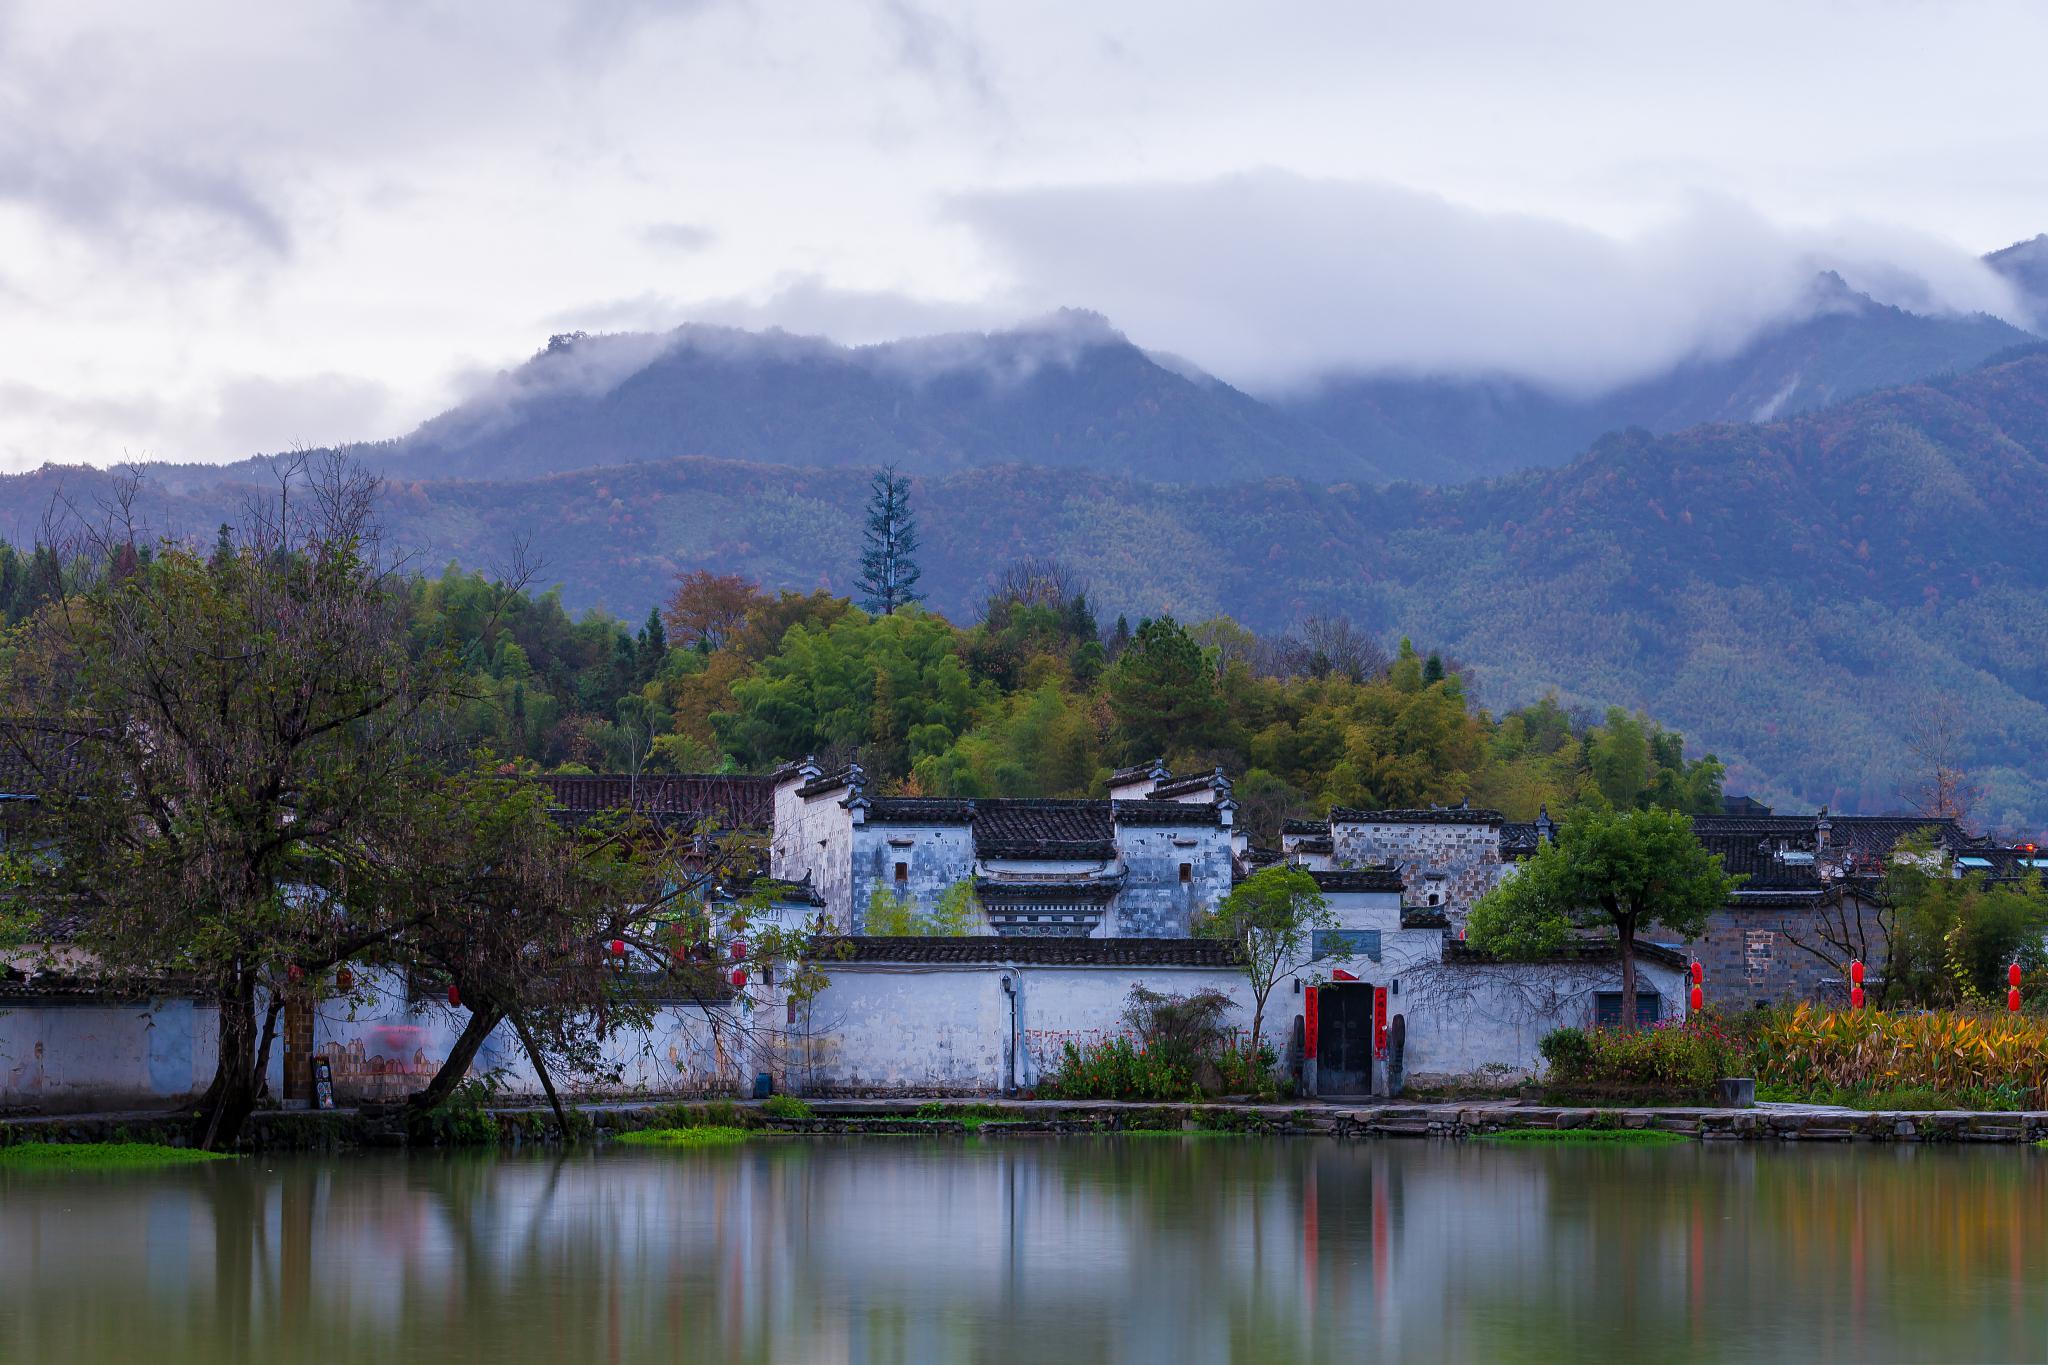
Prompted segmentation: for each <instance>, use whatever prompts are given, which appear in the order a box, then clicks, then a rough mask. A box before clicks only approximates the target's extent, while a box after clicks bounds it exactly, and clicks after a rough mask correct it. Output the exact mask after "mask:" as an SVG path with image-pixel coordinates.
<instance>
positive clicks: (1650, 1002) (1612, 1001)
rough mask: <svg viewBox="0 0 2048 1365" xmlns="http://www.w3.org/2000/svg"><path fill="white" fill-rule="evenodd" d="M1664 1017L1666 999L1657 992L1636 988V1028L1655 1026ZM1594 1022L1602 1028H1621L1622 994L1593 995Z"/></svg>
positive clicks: (1597, 993)
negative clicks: (1646, 1025) (1647, 1025)
mask: <svg viewBox="0 0 2048 1365" xmlns="http://www.w3.org/2000/svg"><path fill="white" fill-rule="evenodd" d="M1663 1017H1664V998H1663V997H1662V996H1660V995H1658V994H1657V992H1655V991H1651V990H1644V989H1643V988H1642V987H1640V986H1638V987H1637V988H1636V1027H1638V1028H1641V1027H1642V1026H1643V1025H1645V1024H1654V1023H1656V1022H1657V1021H1658V1020H1659V1019H1662V1018H1663ZM1593 1022H1594V1023H1595V1024H1597V1025H1598V1026H1599V1027H1601V1028H1619V1027H1621V992H1620V991H1595V992H1594V993H1593Z"/></svg>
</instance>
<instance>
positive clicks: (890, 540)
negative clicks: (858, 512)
mask: <svg viewBox="0 0 2048 1365" xmlns="http://www.w3.org/2000/svg"><path fill="white" fill-rule="evenodd" d="M869 488H870V492H869V494H868V529H867V533H866V536H865V537H864V540H865V544H866V548H865V549H863V550H862V551H861V556H860V581H859V583H858V584H857V585H856V586H858V588H859V589H860V593H861V599H862V600H861V605H863V606H865V607H866V608H867V609H868V610H869V611H870V612H873V613H874V614H875V615H877V616H889V615H892V614H893V613H894V612H895V611H896V609H897V608H898V607H907V606H909V605H910V604H911V603H912V602H921V601H923V600H924V594H923V593H921V592H919V591H918V590H917V577H918V573H919V570H918V567H917V560H916V558H915V556H916V554H917V518H916V517H915V516H913V515H911V511H910V479H909V477H908V476H907V475H902V474H898V473H897V472H896V466H895V465H889V466H886V467H885V468H882V469H878V470H876V471H875V477H874V479H873V481H872V482H871V483H870V484H869Z"/></svg>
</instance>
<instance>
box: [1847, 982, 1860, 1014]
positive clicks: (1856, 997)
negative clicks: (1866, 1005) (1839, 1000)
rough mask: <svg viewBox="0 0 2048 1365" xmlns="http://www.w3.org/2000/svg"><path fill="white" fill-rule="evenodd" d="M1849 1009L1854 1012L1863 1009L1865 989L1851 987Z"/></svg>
mask: <svg viewBox="0 0 2048 1365" xmlns="http://www.w3.org/2000/svg"><path fill="white" fill-rule="evenodd" d="M1849 1008H1850V1009H1852V1010H1860V1009H1862V1008H1863V988H1862V987H1861V986H1851V987H1850V988H1849Z"/></svg>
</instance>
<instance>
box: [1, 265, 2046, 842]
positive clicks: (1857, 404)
mask: <svg viewBox="0 0 2048 1365" xmlns="http://www.w3.org/2000/svg"><path fill="white" fill-rule="evenodd" d="M1986 260H1987V263H1988V264H1989V265H1990V266H1991V267H1992V268H1993V269H1994V270H1997V271H1998V272H2000V273H2001V274H2002V275H2004V276H2005V278H2006V279H2007V280H2008V281H2009V282H2010V283H2011V285H2012V286H2013V289H2014V291H2015V294H2016V296H2017V297H2018V300H2019V302H2020V304H2021V306H2022V308H2023V309H2025V310H2029V311H2028V312H2027V313H2026V314H2025V315H2024V317H2023V320H2030V321H2032V322H2033V323H2034V325H2036V326H2040V325H2042V324H2043V322H2044V321H2048V236H2042V237H2037V238H2034V239H2032V240H2031V241H2028V242H2021V243H2018V244H2016V245H2014V246H2012V247H2009V248H2007V249H2006V250H2004V251H2000V252H1996V253H1993V254H1992V255H1991V256H1989V257H1987V258H1986ZM347 449H348V450H349V452H350V453H351V454H353V455H354V456H356V457H357V458H360V459H362V460H364V461H366V462H367V463H369V464H371V465H373V466H374V467H376V468H378V469H379V470H381V471H382V472H383V473H385V475H386V476H387V485H386V493H385V512H386V517H387V522H388V530H389V536H390V541H391V543H392V544H393V545H395V546H397V547H400V548H402V549H404V550H406V551H408V552H410V553H411V554H412V555H413V557H414V558H413V562H414V563H415V564H416V565H421V566H433V565H438V564H440V563H444V562H447V561H449V560H459V561H461V562H462V563H464V564H467V565H471V566H475V567H481V568H490V567H492V566H494V565H496V564H500V563H503V562H505V561H506V560H507V559H509V558H510V557H511V555H512V553H513V551H514V549H515V547H517V546H520V545H528V546H530V549H531V551H532V553H534V554H536V555H538V556H539V557H540V558H541V559H542V560H544V561H545V562H546V564H547V565H548V571H547V576H548V577H550V578H554V579H558V580H559V581H560V583H561V584H562V591H563V595H564V599H565V601H566V602H567V603H568V604H569V605H571V606H573V607H584V606H593V605H603V606H605V607H607V608H609V609H610V610H612V611H614V612H616V613H618V614H619V615H621V616H624V617H626V618H628V619H638V618H639V617H641V616H643V615H644V614H645V613H646V612H647V611H648V609H649V608H650V607H652V606H653V605H655V604H656V603H657V602H659V601H660V600H661V599H662V598H663V597H664V596H665V595H666V592H667V589H668V586H669V584H670V583H671V582H672V580H673V578H674V576H675V575H676V574H677V573H678V572H682V571H686V570H689V569H693V568H699V567H708V568H712V569H715V570H717V571H720V572H740V573H745V574H747V575H749V576H751V577H754V578H756V579H758V580H760V581H761V582H763V583H764V584H766V585H768V586H770V587H790V588H811V587H826V588H830V589H832V590H834V591H839V592H847V591H850V590H851V587H852V581H853V574H854V568H855V565H856V563H857V559H858V545H859V535H860V532H859V525H860V522H859V511H860V507H861V504H862V501H863V499H864V497H865V493H866V481H867V478H868V475H869V473H870V472H871V471H872V469H873V468H874V466H876V465H877V464H881V463H888V462H893V463H896V464H898V465H899V466H901V467H903V468H905V469H906V470H908V471H910V472H912V473H913V475H914V476H915V491H914V502H915V505H916V507H917V509H918V512H919V515H920V517H921V519H922V525H923V529H924V536H925V551H924V569H925V574H924V580H923V581H924V583H925V585H926V586H927V588H928V589H929V590H930V591H931V592H932V594H933V605H934V606H936V607H938V608H940V609H943V610H944V611H946V612H947V613H948V614H949V615H951V616H953V617H955V618H956V619H971V617H972V616H973V614H974V612H975V609H976V607H977V605H978V601H979V598H980V596H981V595H982V593H983V592H984V591H985V590H986V587H987V585H988V583H989V581H990V579H991V578H992V577H993V575H994V574H995V573H996V572H997V571H999V570H1000V569H1001V568H1002V567H1003V566H1004V565H1005V564H1007V563H1009V562H1010V561H1012V560H1014V559H1016V558H1019V557H1023V556H1026V555H1045V554H1050V555H1055V556H1058V557H1060V558H1062V559H1064V560H1066V561H1067V562H1068V563H1070V564H1071V565H1073V566H1074V567H1075V568H1076V569H1078V570H1079V571H1080V572H1081V573H1082V574H1083V575H1085V576H1086V578H1087V579H1088V580H1090V581H1091V582H1092V584H1093V597H1094V599H1095V601H1096V604H1097V606H1098V609H1099V610H1100V611H1101V612H1103V613H1104V614H1105V616H1113V615H1114V614H1116V613H1120V612H1121V613H1127V614H1129V615H1130V616H1131V617H1132V618H1134V619H1135V618H1136V617H1138V616H1142V615H1147V614H1157V613H1160V612H1172V613H1174V614H1175V615H1177V616H1180V617H1182V618H1183V619H1199V618H1202V617H1206V616H1210V615H1214V614H1218V613H1228V614H1230V615H1233V616H1235V617H1237V618H1238V619H1239V620H1241V621H1244V622H1246V623H1247V624H1250V625H1252V626H1253V627H1254V628H1257V629H1261V630H1268V631H1272V630H1278V629H1281V628H1284V627H1285V626H1287V625H1288V624H1290V623H1292V622H1294V621H1296V620H1298V619H1300V618H1301V617H1302V616H1303V615H1305V614H1307V613H1311V612H1332V611H1334V612H1343V613H1346V614H1348V615H1349V616H1351V617H1352V618H1353V619H1354V620H1355V621H1357V622H1358V623H1359V624H1360V625H1362V626H1364V627H1365V628H1367V629H1369V630H1371V631H1373V632H1375V633H1377V634H1379V635H1381V636H1382V637H1384V638H1387V639H1392V638H1394V637H1395V636H1397V635H1403V634H1405V635H1409V636H1412V637H1414V638H1415V639H1416V640H1418V641H1421V642H1427V644H1428V645H1429V646H1431V647H1435V648H1439V649H1442V650H1444V651H1445V652H1446V653H1447V654H1449V655H1451V656H1452V657H1454V658H1456V659H1458V660H1460V661H1461V663H1462V664H1463V665H1464V666H1465V667H1466V668H1467V669H1468V670H1469V676H1470V678H1471V680H1472V682H1473V684H1474V685H1475V687H1476V688H1477V689H1478V693H1479V695H1480V696H1481V697H1483V698H1484V699H1485V700H1486V701H1487V702H1488V703H1489V704H1493V705H1504V704H1511V703H1516V702H1521V701H1525V700H1529V699H1531V698H1533V697H1536V696H1540V695H1541V694H1543V693H1544V692H1546V691H1551V690H1554V691H1556V692H1557V693H1558V694H1559V695H1560V696H1561V697H1562V698H1563V699H1565V700H1566V701H1567V702H1570V703H1572V704H1582V705H1586V706H1590V707H1596V708H1597V707H1604V706H1606V705H1609V704H1619V705H1623V706H1630V707H1635V706H1641V707H1645V708H1647V709H1648V710H1649V711H1650V712H1651V713H1652V714H1654V715H1655V716H1657V717H1658V718H1659V719H1660V720H1662V721H1664V722H1665V723H1667V724H1673V725H1676V726H1679V727H1680V728H1682V729H1684V730H1685V732H1686V733H1687V735H1688V737H1689V738H1690V739H1691V740H1692V741H1693V742H1694V744H1695V745H1696V746H1699V747H1704V748H1708V749H1712V750H1714V751H1716V752H1717V753H1718V754H1719V755H1720V756H1721V757H1722V758H1723V759H1724V760H1726V761H1727V762H1728V763H1729V765H1730V769H1731V786H1732V787H1733V788H1734V789H1738V790H1743V789H1746V790H1750V791H1753V792H1755V793H1757V794H1759V795H1762V796H1764V797H1766V798H1767V799H1777V800H1782V801H1785V802H1787V803H1790V804H1796V805H1801V806H1811V805H1815V804H1823V803H1825V804H1829V805H1831V806H1833V807H1835V808H1836V809H1838V810H1844V809H1849V810H1865V811H1877V810H1886V809H1894V808H1896V807H1897V806H1898V805H1899V801H1900V797H1899V789H1900V787H1901V786H1902V785H1903V784H1904V781H1905V775H1904V774H1903V773H1902V772H1901V771H1900V762H1901V760H1900V753H1901V746H1900V743H1899V738H1900V735H1901V733H1902V732H1903V731H1904V730H1905V729H1906V728H1908V727H1910V726H1911V725H1912V724H1914V723H1915V721H1916V720H1917V718H1918V717H1920V716H1922V715H1924V714H1925V713H1926V712H1927V711H1928V710H1929V708H1930V707H1932V706H1935V705H1937V704H1940V705H1944V706H1952V707H1954V708H1956V709H1957V710H1958V711H1959V713H1960V714H1961V715H1962V716H1963V717H1964V720H1965V731H1966V737H1967V741H1966V743H1967V747H1966V757H1967V758H1968V759H1969V761H1970V763H1971V765H1972V766H1973V768H1974V769H1975V770H1976V771H1977V772H1978V774H1979V775H1980V776H1981V777H1982V779H1983V780H1984V782H1985V784H1986V788H1987V799H1986V803H1985V806H1984V811H1983V813H1984V815H1985V816H1986V818H1987V819H1988V820H1990V821H1991V822H1992V823H1993V824H1996V825H2003V826H2010V827H2016V828H2027V829H2032V830H2039V829H2042V828H2044V827H2048V768H2044V767H2043V764H2042V762H2041V758H2040V755H2041V754H2042V753H2044V752H2048V612H2044V611H2043V610H2042V609H2041V603H2040V598H2041V595H2042V591H2043V588H2044V580H2048V555H2044V553H2043V550H2042V545H2043V537H2042V533H2043V531H2044V530H2048V526H2044V524H2043V523H2044V521H2048V497H2044V494H2043V489H2044V488H2048V343H2044V342H2042V341H2040V340H2039V339H2038V338H2037V337H2036V336H2034V335H2033V334H2031V333H2029V332H2027V331H2023V330H2021V329H2020V328H2018V327H2016V326H2014V325H2012V324H2010V323H2007V322H2002V321H1999V320H1998V319H1995V318H1991V317H1988V316H1984V315H1955V314H1943V315H1931V314H1916V313H1913V312H1909V311H1906V310H1902V309H1899V308H1896V307H1890V306H1887V305H1884V304H1880V303H1878V302H1876V301H1875V300H1873V299H1871V298H1869V297H1868V296H1865V295H1862V294H1858V293H1856V292H1855V291H1853V290H1851V289H1850V288H1849V287H1848V286H1847V285H1845V284H1844V283H1843V282H1842V281H1841V280H1840V279H1838V278H1836V277H1833V276H1827V275H1824V276H1821V277H1820V278H1818V279H1817V280H1816V281H1815V284H1814V289H1813V296H1812V299H1811V300H1810V307H1808V308H1807V309H1805V310H1804V311H1803V312H1801V313H1800V314H1799V316H1798V317H1797V318H1795V319H1794V320H1792V321H1789V322H1787V323H1785V324H1783V325H1781V326H1779V327H1777V328H1774V329H1771V330H1769V331H1766V332H1765V333H1763V334H1761V335H1759V336H1757V337H1754V338H1752V339H1751V341H1750V342H1749V343H1748V344H1747V345H1745V346H1743V347H1742V348H1740V349H1739V350H1737V351H1736V352H1735V353H1733V354H1730V355H1725V356H1720V357H1700V358H1696V359H1695V360H1693V361H1691V362H1688V363H1686V364H1682V365H1679V366H1676V367H1674V368H1672V369H1670V370H1668V371H1666V372H1664V373H1662V374H1658V375H1655V376H1653V377H1651V378H1649V379H1645V380H1641V381H1639V382H1637V383H1635V384H1632V385H1629V386H1627V387H1625V388H1622V389H1619V390H1615V391H1613V392H1610V393H1606V394H1603V395H1598V396H1595V397H1579V398H1574V397H1570V396H1568V395H1562V394H1558V393H1555V392H1551V391H1547V390H1544V389H1541V388H1539V387H1537V386H1534V385H1532V384H1530V383H1528V382H1527V381H1525V380H1518V379H1514V378H1510V377H1505V376H1495V377H1467V378H1445V377H1434V378H1427V377H1425V378H1406V379H1404V378H1397V377H1393V376H1387V375H1378V376H1351V377H1337V378H1332V379H1329V380H1326V381H1325V382H1324V383H1323V384H1321V385H1320V386H1318V387H1316V388H1314V389H1313V390H1305V391H1300V392H1294V393H1289V394H1278V395H1266V396H1264V397H1257V396H1254V395H1251V394H1248V393H1245V392H1243V391H1241V390H1239V389H1236V388H1233V387H1232V386H1230V385H1228V384H1226V383H1223V382H1222V381H1221V380H1219V379H1216V378H1215V377H1213V376H1210V375H1207V374H1204V373H1203V372H1201V371H1200V370H1198V369H1196V368H1195V367H1193V366H1190V365H1188V364H1186V363H1184V362H1181V361H1178V360H1175V359H1173V358H1171V357H1165V356H1159V355H1155V354H1151V353H1148V352H1146V351H1144V350H1143V349H1141V348H1139V347H1137V346H1135V345H1133V344H1132V343H1131V342H1130V341H1128V340H1127V339H1126V338H1124V337H1123V336H1122V335H1121V334H1119V333H1118V332H1117V331H1116V330H1115V329H1114V328H1113V327H1112V326H1111V325H1110V324H1109V323H1108V322H1107V321H1106V320H1104V319H1102V318H1100V317H1098V316H1096V315H1093V314H1089V313H1081V312H1067V313H1062V314H1059V315H1057V316H1055V317H1053V318H1050V319H1047V320H1045V321H1043V322H1041V323H1039V324H1035V325H1033V326H1029V327H1023V328H1017V329H1014V330H1011V331H1007V332H997V333H993V334H987V335H982V334H969V335H960V336H946V337H927V338H920V339H915V340H908V341H900V342H895V343H891V344H887V345H881V346H868V347H855V348H848V347H842V346H838V345H835V344H833V343H831V342H827V341H823V340H819V339H815V338H804V337H796V336H791V335H788V334H784V333H777V332H769V333H749V332H744V331H738V330H733V329H722V328H711V327H698V326H692V327H684V328H681V329H678V330H676V331H674V332H670V333H666V334H661V335H632V334H628V335H612V336H584V335H580V334H575V335H567V336H560V337H556V338H554V339H553V340H551V342H550V343H549V345H548V346H547V347H546V348H545V349H544V350H543V351H542V352H541V353H539V354H538V355H536V356H535V357H533V358H532V359H531V360H530V361H528V362H527V363H525V364H523V365H521V366H519V367H516V368H515V369H512V370H510V371H508V372H506V373H505V374H503V375H501V376H499V377H498V378H497V380H496V381H495V382H493V383H491V384H489V385H487V386H486V387H485V388H484V389H483V390H481V391H480V392H478V393H476V394H475V395H473V396H472V397H471V398H470V399H469V400H468V401H466V402H465V403H463V404H462V405H460V406H458V407H456V408H454V409H452V410H450V411H449V412H447V413H444V414H443V415H441V416H439V417H436V418H434V419H433V420H431V421H429V422H427V423H425V424H423V425H422V426H421V427H420V428H419V429H418V430H416V431H415V432H413V433H412V434H410V435H408V436H406V437H404V438H401V439H399V440H396V441H386V442H379V443H368V444H362V445H358V446H353V447H348V448H347ZM139 472H140V473H141V474H142V476H143V479H144V483H143V488H142V494H141V497H140V499H139V501H138V502H137V504H136V506H137V509H138V510H139V511H140V512H141V513H142V515H143V516H144V517H145V519H147V520H148V521H149V523H150V524H151V525H153V526H154V527H155V528H157V529H160V530H165V531H169V532H172V533H177V534H186V535H195V536H210V535H211V534H212V531H213V528H214V527H215V526H216V525H218V524H219V523H220V522H221V521H223V520H232V519H233V518H234V516H235V515H236V514H237V513H238V512H239V510H240V509H241V508H242V507H243V506H244V504H245V502H246V500H247V498H248V496H249V494H250V492H251V491H252V489H257V490H260V489H261V488H263V487H264V486H265V484H266V483H267V482H268V481H269V479H270V462H269V461H268V460H266V459H256V460H249V461H243V462H241V463H239V464H235V465H227V466H213V465H204V466H198V465H183V466H169V465H153V466H147V467H145V468H143V469H142V470H141V471H139ZM111 477H112V476H111V475H109V474H108V473H107V472H105V471H97V470H89V469H81V468H68V469H67V468H59V467H45V468H44V469H42V470H39V471H36V472H35V473H32V474H26V475H20V476H14V477H9V478H0V535H4V536H6V537H8V538H9V539H13V540H15V541H16V542H18V543H19V542H26V541H28V540H32V539H34V538H35V537H36V535H37V534H38V531H39V528H40V527H41V526H42V525H43V524H44V519H45V516H46V514H47V512H48V510H49V509H50V508H51V507H52V506H55V505H59V504H62V503H68V504H69V505H70V506H71V507H73V508H76V509H83V510H84V514H85V515H88V516H90V515H91V514H92V510H91V509H93V508H94V506H95V505H96V503H98V502H99V501H101V500H103V499H104V498H105V497H106V496H107V495H108V492H109V489H110V488H111V482H110V480H111Z"/></svg>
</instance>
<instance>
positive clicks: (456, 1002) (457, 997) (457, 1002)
mask: <svg viewBox="0 0 2048 1365" xmlns="http://www.w3.org/2000/svg"><path fill="white" fill-rule="evenodd" d="M448 1003H449V1004H450V1005H453V1006H454V1007H455V1008H457V1009H461V1008H462V987H460V986H450V987H449V988H448Z"/></svg>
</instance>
